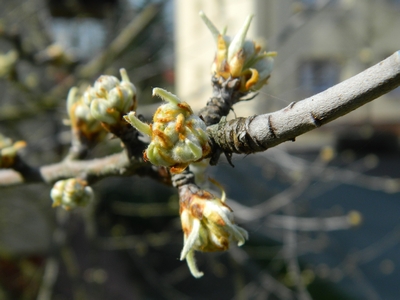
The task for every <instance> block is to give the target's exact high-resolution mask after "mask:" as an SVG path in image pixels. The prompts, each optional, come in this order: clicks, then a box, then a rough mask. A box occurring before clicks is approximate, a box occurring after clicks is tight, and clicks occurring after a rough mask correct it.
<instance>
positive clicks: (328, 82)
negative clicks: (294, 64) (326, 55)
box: [298, 59, 340, 94]
mask: <svg viewBox="0 0 400 300" xmlns="http://www.w3.org/2000/svg"><path fill="white" fill-rule="evenodd" d="M298 70H299V73H298V76H299V86H300V89H301V90H302V91H303V92H305V93H306V94H316V93H319V92H322V91H324V90H326V89H327V88H330V87H331V86H333V85H335V84H337V83H338V82H339V76H340V65H339V63H338V62H337V61H336V60H334V59H309V60H304V61H302V62H301V63H300V66H299V69H298Z"/></svg>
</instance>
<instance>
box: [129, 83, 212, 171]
mask: <svg viewBox="0 0 400 300" xmlns="http://www.w3.org/2000/svg"><path fill="white" fill-rule="evenodd" d="M153 95H157V96H159V97H161V98H162V99H163V100H165V101H168V103H166V104H163V105H161V106H160V107H159V108H158V109H157V111H156V112H155V114H154V116H153V123H152V124H150V125H149V124H146V123H143V122H142V121H140V120H139V119H138V118H137V117H136V115H135V113H134V112H130V113H129V114H128V115H127V116H125V120H126V121H127V122H129V123H130V124H131V125H132V126H133V127H135V128H136V129H137V130H139V131H140V132H142V133H144V134H146V135H148V136H150V137H151V142H150V144H149V146H148V147H147V149H146V151H145V153H144V159H145V160H149V161H150V162H151V163H152V164H154V165H156V166H165V167H171V172H173V173H180V172H182V171H183V170H184V169H185V168H186V167H187V166H188V165H189V164H190V163H191V162H195V161H198V160H200V159H202V158H203V157H204V156H205V155H207V154H208V153H209V152H210V150H211V148H210V145H209V144H208V136H207V133H206V125H205V123H204V122H203V121H202V120H201V119H200V118H199V117H198V116H196V115H195V114H193V111H192V109H191V108H190V106H189V104H187V103H186V102H182V101H181V100H179V98H178V97H177V96H175V95H173V94H171V93H169V92H167V91H165V90H163V89H160V88H154V89H153Z"/></svg>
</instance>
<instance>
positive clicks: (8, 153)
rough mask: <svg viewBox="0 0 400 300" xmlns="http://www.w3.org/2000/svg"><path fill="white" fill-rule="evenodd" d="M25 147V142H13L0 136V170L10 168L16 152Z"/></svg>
mask: <svg viewBox="0 0 400 300" xmlns="http://www.w3.org/2000/svg"><path fill="white" fill-rule="evenodd" d="M24 147H26V142H25V141H17V142H15V143H13V141H12V140H11V139H10V138H8V137H5V136H4V135H2V134H0V169H6V168H11V167H12V166H13V165H14V163H15V159H16V157H17V152H18V150H20V149H22V148H24Z"/></svg>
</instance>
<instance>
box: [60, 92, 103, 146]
mask: <svg viewBox="0 0 400 300" xmlns="http://www.w3.org/2000/svg"><path fill="white" fill-rule="evenodd" d="M77 92H78V89H77V88H76V87H73V88H71V89H70V91H69V93H68V98H67V111H68V115H69V118H70V120H71V122H70V124H71V127H72V130H73V131H74V132H75V133H76V134H77V135H78V136H81V135H83V136H84V137H85V138H86V139H87V140H88V141H98V140H101V139H102V138H103V137H104V136H105V134H106V133H107V131H105V129H104V128H103V126H101V123H100V122H99V121H98V120H97V119H95V118H94V117H93V116H92V114H91V112H90V108H89V107H88V106H87V105H86V104H85V103H84V101H83V97H79V96H77Z"/></svg>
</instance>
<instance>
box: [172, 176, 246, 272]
mask: <svg viewBox="0 0 400 300" xmlns="http://www.w3.org/2000/svg"><path fill="white" fill-rule="evenodd" d="M213 182H214V183H215V184H217V183H216V182H215V181H213ZM187 193H188V194H186V195H185V196H184V197H181V199H180V206H181V207H180V215H181V223H182V230H183V233H184V246H183V249H182V252H181V257H180V259H181V260H184V259H186V261H187V264H188V266H189V269H190V271H191V273H192V275H193V276H194V277H196V278H198V277H201V276H202V275H203V273H202V272H200V271H199V270H198V269H197V266H196V263H195V260H194V251H195V250H196V251H202V252H214V251H226V250H228V249H229V247H230V244H231V243H232V242H236V243H237V244H238V246H242V245H243V244H244V242H245V240H246V239H247V238H248V233H247V231H246V230H244V229H243V228H241V227H239V226H238V225H236V224H235V223H234V218H233V212H232V210H231V208H230V207H229V206H227V205H226V204H225V192H224V191H223V190H222V196H221V199H219V198H217V197H215V196H214V195H212V194H211V193H209V192H207V191H203V190H199V191H197V192H196V193H191V191H190V189H188V190H187Z"/></svg>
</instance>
